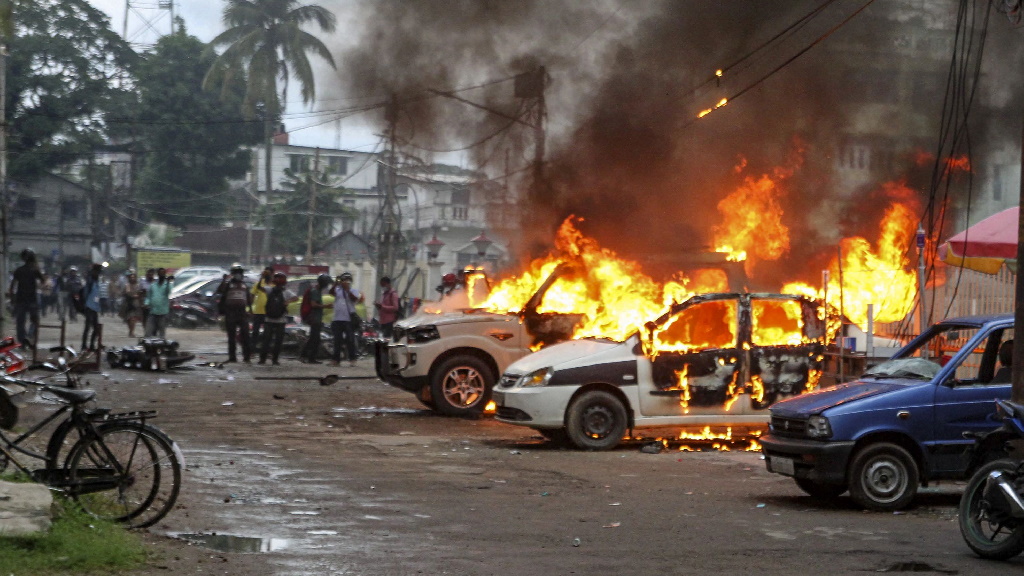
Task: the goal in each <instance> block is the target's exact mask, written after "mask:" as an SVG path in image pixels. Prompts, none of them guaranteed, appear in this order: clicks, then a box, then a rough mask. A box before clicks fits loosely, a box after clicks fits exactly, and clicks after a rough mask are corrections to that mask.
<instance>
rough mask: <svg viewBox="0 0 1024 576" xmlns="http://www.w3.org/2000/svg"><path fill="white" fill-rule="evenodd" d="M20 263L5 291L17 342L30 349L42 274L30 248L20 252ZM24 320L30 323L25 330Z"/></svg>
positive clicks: (37, 320) (34, 331)
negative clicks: (10, 307) (11, 306)
mask: <svg viewBox="0 0 1024 576" xmlns="http://www.w3.org/2000/svg"><path fill="white" fill-rule="evenodd" d="M21 261H22V262H23V264H22V265H21V266H18V267H17V268H16V269H15V270H14V278H13V279H12V280H11V285H10V286H9V287H8V289H7V297H8V298H10V299H11V301H12V302H13V303H14V318H15V322H16V323H17V329H16V335H17V338H18V342H21V345H22V346H24V347H25V348H32V340H33V338H34V337H35V333H36V328H37V327H38V326H39V299H38V290H39V283H40V282H42V281H43V273H42V272H40V271H39V264H38V263H37V262H36V253H35V252H33V251H32V249H31V248H25V249H24V250H22V251H21ZM26 318H28V319H29V320H31V322H32V323H31V324H30V325H29V326H28V328H27V329H26V327H25V320H26Z"/></svg>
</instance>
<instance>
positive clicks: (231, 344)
mask: <svg viewBox="0 0 1024 576" xmlns="http://www.w3.org/2000/svg"><path fill="white" fill-rule="evenodd" d="M287 282H288V278H287V276H286V275H285V274H284V273H283V272H275V271H274V269H273V268H271V267H269V266H268V267H267V268H265V269H264V270H263V272H262V273H261V274H260V278H259V280H257V281H256V282H255V283H254V284H253V286H251V287H250V286H248V285H247V284H246V281H245V270H244V269H243V268H242V267H241V266H234V267H232V268H231V273H230V275H229V276H228V277H226V278H225V279H224V281H223V282H222V283H221V285H220V286H219V287H218V288H217V294H219V295H220V299H219V301H220V313H221V314H223V315H224V320H225V327H226V328H227V335H228V362H237V361H238V351H239V350H238V349H239V347H240V348H241V353H242V360H243V361H244V362H251V359H252V356H253V353H254V351H256V350H258V352H259V362H258V363H259V364H266V362H267V359H268V358H269V359H270V361H271V362H272V363H273V364H275V365H276V364H279V361H280V354H281V344H282V342H283V340H284V326H285V323H286V321H287V308H288V304H290V303H292V302H296V301H298V300H300V298H301V299H302V301H303V304H302V307H301V308H300V316H301V320H302V322H303V323H304V324H306V325H308V326H309V338H308V339H307V340H306V344H305V345H304V346H303V348H302V350H301V352H300V354H299V359H300V361H302V362H304V363H307V364H320V363H321V362H320V360H319V359H318V358H317V356H318V355H319V350H320V341H321V333H322V330H323V328H324V323H325V319H326V318H328V315H329V317H330V319H331V320H330V328H331V334H332V335H333V337H334V349H333V352H332V354H331V361H330V363H331V364H332V365H334V366H337V365H339V364H340V363H341V358H342V350H343V349H344V353H345V358H346V359H348V361H349V363H350V364H351V365H353V366H354V365H355V362H356V331H357V330H359V328H360V325H361V323H362V318H360V316H359V313H358V310H357V306H358V305H359V304H361V303H363V302H364V301H365V297H364V296H363V294H362V293H361V292H360V291H359V290H357V289H356V288H353V287H352V275H351V274H349V273H348V272H344V273H342V274H339V275H338V276H337V277H335V278H334V279H333V281H332V279H331V276H330V275H329V274H321V275H320V276H318V277H317V279H316V282H315V283H314V284H313V285H312V286H310V287H309V289H308V291H307V292H306V293H305V294H303V295H302V296H300V295H298V294H295V293H294V292H292V291H291V290H288V289H287V288H286V285H287ZM380 286H381V298H380V300H378V301H377V302H375V303H374V306H375V307H376V309H377V311H378V316H379V318H380V323H381V329H382V331H383V332H384V335H385V336H390V335H391V329H392V327H393V326H394V323H395V321H396V320H397V319H398V316H399V309H400V303H399V298H398V294H397V293H396V292H395V291H394V289H392V287H391V279H390V278H387V277H384V278H381V280H380ZM328 295H329V296H332V297H333V298H334V300H333V302H330V301H325V299H324V296H328ZM250 322H251V331H250V328H249V327H250ZM256 343H259V346H255V344H256Z"/></svg>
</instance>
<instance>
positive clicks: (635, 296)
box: [483, 216, 726, 340]
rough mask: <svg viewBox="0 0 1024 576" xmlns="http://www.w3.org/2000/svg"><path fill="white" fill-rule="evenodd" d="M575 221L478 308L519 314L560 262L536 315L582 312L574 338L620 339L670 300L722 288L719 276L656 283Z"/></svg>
mask: <svg viewBox="0 0 1024 576" xmlns="http://www.w3.org/2000/svg"><path fill="white" fill-rule="evenodd" d="M580 221H581V220H580V219H578V218H575V217H572V216H570V217H569V218H566V219H565V221H564V222H562V225H561V226H560V227H559V229H558V233H557V235H556V237H555V250H554V251H552V253H551V254H549V255H548V256H546V257H544V258H538V259H536V260H534V261H533V262H531V263H530V265H529V266H528V267H527V269H526V270H525V271H524V272H522V273H520V274H519V275H516V276H513V277H510V278H506V279H504V280H502V281H500V282H498V283H497V284H496V285H495V286H494V287H493V288H492V289H491V293H490V296H489V297H488V298H487V301H486V302H484V303H483V307H484V308H487V309H488V310H491V311H495V312H519V311H521V310H522V309H523V308H524V306H525V305H526V303H527V302H528V301H529V299H530V298H531V297H532V296H533V294H534V293H536V292H537V290H538V289H539V288H540V287H541V284H542V283H543V282H544V280H545V279H547V278H548V277H549V276H550V275H551V273H552V272H554V270H555V268H556V267H558V266H559V265H560V264H563V263H568V264H571V265H573V271H572V272H571V273H568V274H565V275H563V277H561V278H560V279H559V280H557V281H556V282H555V283H554V284H552V285H551V286H550V287H549V288H548V290H547V292H546V293H545V294H544V299H543V301H542V302H541V303H540V305H539V306H538V307H537V312H539V313H547V312H555V313H561V314H583V315H584V319H583V321H582V323H581V324H580V325H579V326H578V327H577V329H576V332H575V333H574V334H573V337H574V338H585V337H603V338H611V339H615V340H623V339H625V338H626V337H628V336H629V335H630V334H631V333H633V332H635V331H636V330H637V329H638V328H640V327H641V326H643V325H644V323H645V322H647V321H649V320H652V319H654V318H657V317H658V316H660V315H661V314H662V313H664V312H665V310H667V308H668V306H670V305H671V304H672V303H673V302H682V301H683V300H686V299H687V298H689V297H690V296H692V295H693V294H695V293H698V292H718V291H722V290H725V289H726V283H725V277H724V275H722V274H714V273H705V274H699V275H696V276H695V277H694V278H692V279H691V278H688V277H686V276H683V275H682V274H677V275H676V276H675V277H674V278H672V279H671V280H669V281H668V282H665V283H664V284H659V283H658V282H655V281H654V280H653V279H651V278H650V277H649V276H647V275H646V274H644V272H643V270H642V269H641V267H640V265H639V264H638V263H636V262H634V261H631V260H627V259H624V258H621V257H619V256H618V255H617V254H616V253H615V252H614V251H612V250H609V249H607V248H602V247H601V246H599V245H598V243H597V242H596V241H595V240H594V239H592V238H589V237H587V236H584V235H583V234H582V233H581V232H580V231H579V229H578V227H577V223H578V222H580Z"/></svg>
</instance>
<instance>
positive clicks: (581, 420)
mask: <svg viewBox="0 0 1024 576" xmlns="http://www.w3.org/2000/svg"><path fill="white" fill-rule="evenodd" d="M626 424H627V417H626V407H625V406H623V405H622V402H621V401H619V399H618V398H616V397H615V396H613V395H611V394H609V393H608V392H602V391H600V390H592V391H590V392H584V393H583V394H582V395H581V396H580V397H579V398H577V399H576V400H574V401H573V403H572V404H570V405H569V410H568V415H567V416H566V419H565V432H566V434H567V435H568V437H569V441H570V442H572V444H573V446H576V447H577V448H581V449H583V450H609V449H611V448H614V447H616V446H618V445H619V442H621V441H622V436H623V435H624V434H625V433H626Z"/></svg>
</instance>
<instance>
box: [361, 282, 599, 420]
mask: <svg viewBox="0 0 1024 576" xmlns="http://www.w3.org/2000/svg"><path fill="white" fill-rule="evenodd" d="M570 270H571V267H570V266H568V265H561V266H558V267H556V268H555V270H554V272H552V273H551V274H550V275H549V276H548V278H547V279H546V280H545V281H544V283H543V284H541V286H540V287H539V289H538V290H537V291H536V293H534V295H533V296H532V297H531V298H530V300H529V301H528V302H527V304H526V305H525V306H524V307H523V309H522V311H520V312H518V313H495V312H489V311H487V310H484V309H480V308H461V309H457V310H452V311H448V312H441V313H436V314H434V313H420V314H417V315H415V316H413V317H411V318H406V319H404V320H400V321H398V322H397V323H396V324H395V327H394V334H393V336H392V340H391V341H389V342H383V341H382V342H378V343H377V346H376V351H375V352H376V362H375V367H376V371H377V375H378V376H379V377H380V378H381V379H382V380H384V381H385V382H387V383H388V384H391V385H392V386H396V387H398V388H401V389H403V390H406V391H409V392H412V393H414V394H416V397H417V398H419V400H420V401H421V402H422V403H423V404H424V405H426V406H428V407H430V408H432V409H433V410H435V411H437V412H439V413H441V414H445V415H449V416H472V415H477V414H480V413H481V412H483V410H484V408H485V407H486V406H487V404H488V402H490V398H491V390H492V388H493V387H494V383H495V381H497V379H498V375H499V374H501V372H502V370H504V369H505V367H506V366H508V365H509V364H510V363H512V362H513V361H515V360H518V359H519V358H521V357H523V356H525V355H527V354H529V353H530V351H531V350H532V349H536V348H539V347H541V346H545V345H547V344H551V343H554V342H560V341H562V340H567V339H569V338H571V337H572V335H573V331H574V328H575V326H576V325H577V323H578V322H579V321H580V319H581V318H582V316H583V315H582V314H561V313H553V312H539V311H538V307H539V306H540V303H541V302H542V301H543V299H544V294H545V293H546V292H547V291H548V289H549V288H550V287H551V286H552V285H553V284H554V283H555V282H556V281H558V280H559V278H560V277H561V276H562V275H563V274H567V273H569V271H570Z"/></svg>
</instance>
